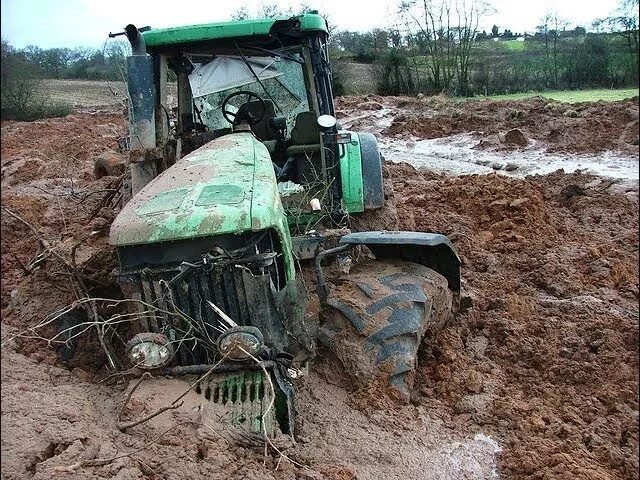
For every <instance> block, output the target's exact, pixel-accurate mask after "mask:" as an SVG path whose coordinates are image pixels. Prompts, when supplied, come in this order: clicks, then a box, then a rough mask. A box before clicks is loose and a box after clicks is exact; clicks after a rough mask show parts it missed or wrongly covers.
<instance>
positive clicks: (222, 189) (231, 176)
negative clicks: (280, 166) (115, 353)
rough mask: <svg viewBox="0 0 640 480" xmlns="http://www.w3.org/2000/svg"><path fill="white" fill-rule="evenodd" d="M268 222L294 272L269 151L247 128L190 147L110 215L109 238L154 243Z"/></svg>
mask: <svg viewBox="0 0 640 480" xmlns="http://www.w3.org/2000/svg"><path fill="white" fill-rule="evenodd" d="M176 187H178V188H176ZM268 228H273V229H275V230H276V231H277V232H278V234H279V236H280V242H281V244H282V249H283V259H284V263H285V268H286V271H287V279H293V278H295V269H294V265H293V262H292V253H291V236H290V233H289V228H288V225H287V223H286V216H285V214H284V210H283V208H282V203H281V202H280V195H279V193H278V188H277V183H276V178H275V173H274V170H273V164H272V163H271V157H270V155H269V152H268V151H267V148H266V147H265V146H264V145H263V144H262V143H261V142H259V141H258V140H257V139H256V138H255V137H254V136H253V135H252V134H251V133H248V132H239V133H233V134H230V135H225V136H224V137H220V138H218V139H216V140H214V141H212V142H210V143H208V144H207V145H205V146H204V147H202V148H199V149H198V150H195V151H194V152H191V153H190V154H189V155H187V156H186V157H184V158H183V159H181V160H179V161H178V162H176V164H175V165H173V166H172V167H171V168H169V169H168V170H167V171H165V172H164V173H163V174H162V175H160V176H158V177H156V178H155V179H154V180H153V181H152V182H150V183H149V184H148V185H147V186H145V187H144V188H143V189H142V190H141V191H140V192H138V194H137V195H136V196H135V197H134V198H132V199H131V200H130V201H129V203H127V205H125V206H124V208H123V209H122V211H121V212H120V214H119V215H118V216H117V217H116V219H115V221H114V222H113V225H112V226H111V233H110V242H111V244H113V245H116V246H123V245H135V244H146V243H158V242H168V241H172V240H183V239H188V238H196V237H209V236H216V235H221V234H227V233H239V232H243V231H247V230H254V231H255V230H263V229H268Z"/></svg>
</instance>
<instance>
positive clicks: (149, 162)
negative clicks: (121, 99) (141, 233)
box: [125, 24, 158, 195]
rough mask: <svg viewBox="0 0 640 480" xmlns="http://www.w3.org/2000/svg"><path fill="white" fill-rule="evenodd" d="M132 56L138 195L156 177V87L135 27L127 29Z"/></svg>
mask: <svg viewBox="0 0 640 480" xmlns="http://www.w3.org/2000/svg"><path fill="white" fill-rule="evenodd" d="M125 34H126V36H127V39H128V40H129V43H130V44H131V50H132V55H131V56H130V57H127V87H128V90H129V98H130V99H131V108H130V111H129V135H130V139H131V142H130V145H131V151H130V152H129V163H130V165H131V191H132V194H133V195H135V194H136V193H137V192H139V191H140V190H141V189H142V187H144V186H145V185H146V184H147V183H149V182H150V181H151V180H153V179H154V178H155V177H156V176H157V174H158V171H157V168H156V159H155V158H154V157H153V155H152V154H151V151H152V150H153V149H155V147H156V125H155V103H156V101H155V87H154V82H153V59H152V58H151V56H150V55H147V49H146V46H145V43H144V38H143V36H142V35H141V33H140V31H139V30H138V29H137V28H136V26H135V25H132V24H129V25H127V26H126V27H125Z"/></svg>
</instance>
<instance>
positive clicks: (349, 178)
mask: <svg viewBox="0 0 640 480" xmlns="http://www.w3.org/2000/svg"><path fill="white" fill-rule="evenodd" d="M342 133H345V132H342ZM341 148H344V154H343V156H342V157H340V178H341V179H342V202H343V204H344V208H345V209H346V211H347V212H349V213H359V212H364V192H363V185H362V157H361V153H360V139H359V137H358V134H357V133H354V132H351V143H348V144H346V145H344V146H343V147H341Z"/></svg>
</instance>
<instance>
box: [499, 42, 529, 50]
mask: <svg viewBox="0 0 640 480" xmlns="http://www.w3.org/2000/svg"><path fill="white" fill-rule="evenodd" d="M496 43H497V44H498V45H499V46H501V47H502V48H504V49H505V50H508V51H510V52H524V51H525V49H526V48H527V45H526V42H519V41H518V40H499V41H498V42H496Z"/></svg>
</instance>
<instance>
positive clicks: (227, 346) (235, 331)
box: [218, 326, 264, 361]
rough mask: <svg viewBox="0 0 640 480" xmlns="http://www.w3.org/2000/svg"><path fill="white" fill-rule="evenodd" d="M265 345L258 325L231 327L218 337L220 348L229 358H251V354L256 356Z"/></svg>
mask: <svg viewBox="0 0 640 480" xmlns="http://www.w3.org/2000/svg"><path fill="white" fill-rule="evenodd" d="M263 347H264V337H263V336H262V332H261V331H260V330H259V329H257V328H256V327H250V326H244V327H235V328H231V329H229V330H227V331H226V332H224V333H223V334H222V335H220V336H219V337H218V350H219V351H220V353H221V354H222V355H225V356H226V357H227V358H228V359H229V360H236V361H239V360H247V359H248V358H250V355H249V354H251V355H254V356H255V355H257V354H259V353H260V352H261V351H262V349H263ZM243 350H245V352H246V353H245V352H243Z"/></svg>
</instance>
